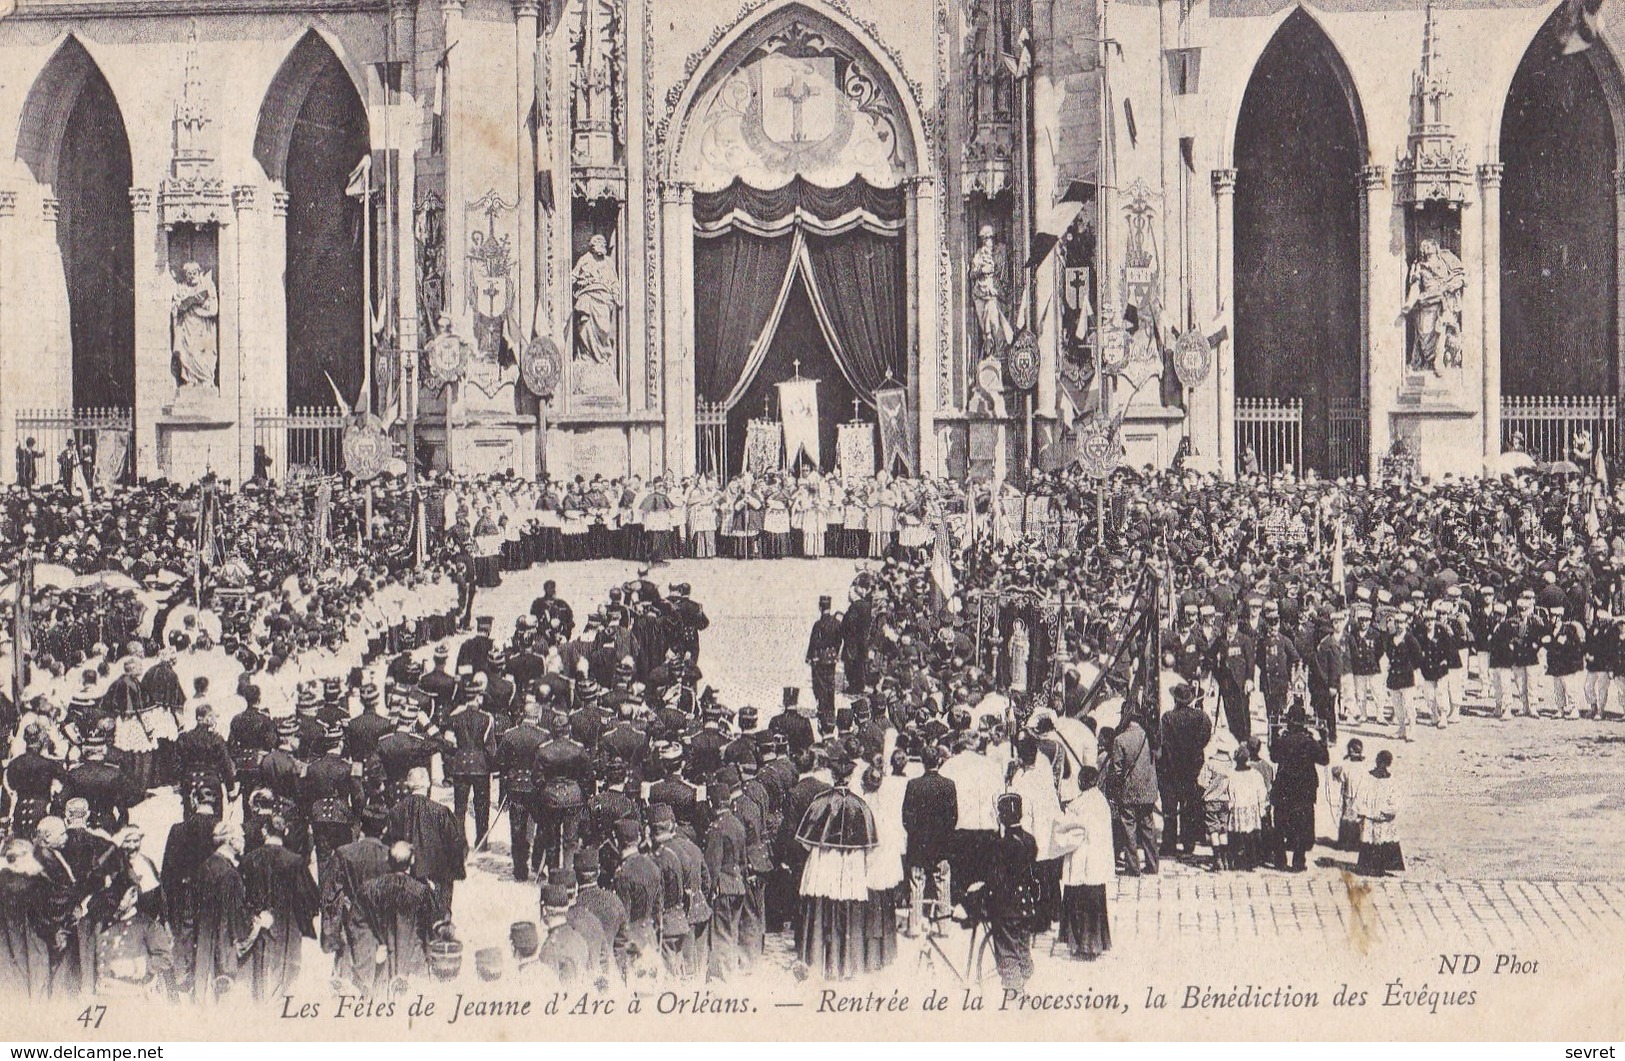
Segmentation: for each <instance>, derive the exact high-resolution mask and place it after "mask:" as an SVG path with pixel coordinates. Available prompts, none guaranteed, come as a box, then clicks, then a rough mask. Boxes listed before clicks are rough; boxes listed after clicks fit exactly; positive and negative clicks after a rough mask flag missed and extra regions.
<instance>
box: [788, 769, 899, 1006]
mask: <svg viewBox="0 0 1625 1061" xmlns="http://www.w3.org/2000/svg"><path fill="white" fill-rule="evenodd" d="M854 765H855V764H854V763H853V762H852V760H850V759H846V758H844V757H843V758H840V759H837V760H835V761H834V762H832V763H830V776H831V778H832V779H833V780H834V782H835V787H833V788H827V789H825V790H824V791H823V792H821V793H819V794H818V795H817V796H816V797H814V798H813V801H812V802H811V803H810V804H808V806H807V810H806V813H805V814H804V815H803V816H802V818H801V821H800V823H799V824H798V826H797V828H796V830H795V839H796V843H798V844H800V845H801V846H802V847H803V848H804V849H805V850H806V851H807V857H806V862H805V864H804V867H803V869H802V873H801V879H800V882H799V884H800V887H799V889H798V891H799V894H800V897H801V904H800V906H801V908H800V911H799V912H798V914H797V917H796V923H797V925H798V926H799V932H798V934H797V939H796V956H797V958H799V959H800V960H801V962H802V963H803V964H805V965H806V966H807V968H808V969H809V970H810V971H812V972H813V973H814V974H816V975H822V976H823V978H824V979H826V980H849V979H851V978H852V977H854V976H856V975H858V974H859V973H861V972H865V971H866V970H865V968H864V965H865V962H864V958H865V954H866V953H867V952H868V948H866V947H865V946H864V942H865V940H864V922H865V918H864V905H865V904H866V903H867V902H868V901H869V886H868V874H867V870H866V865H867V860H868V854H869V852H870V851H872V850H873V849H874V848H875V846H876V844H878V843H879V839H878V834H877V833H876V831H875V818H874V813H873V812H872V811H870V810H869V805H868V804H867V803H865V802H864V801H863V797H861V796H859V795H857V794H856V793H855V792H853V791H852V790H851V789H850V788H849V787H848V784H849V783H850V781H851V779H852V772H853V769H854Z"/></svg>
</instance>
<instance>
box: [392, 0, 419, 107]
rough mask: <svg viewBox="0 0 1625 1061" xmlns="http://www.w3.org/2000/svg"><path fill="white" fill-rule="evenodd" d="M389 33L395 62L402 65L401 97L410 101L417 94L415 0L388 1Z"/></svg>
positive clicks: (416, 12)
mask: <svg viewBox="0 0 1625 1061" xmlns="http://www.w3.org/2000/svg"><path fill="white" fill-rule="evenodd" d="M389 31H390V35H391V41H390V45H391V48H392V50H393V52H394V56H395V61H396V62H399V63H401V64H402V69H401V95H402V96H403V97H405V98H407V99H410V98H411V97H412V96H414V95H416V94H417V79H418V75H417V68H418V64H417V53H418V5H417V0H390V3H389Z"/></svg>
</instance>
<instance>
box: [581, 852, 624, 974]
mask: <svg viewBox="0 0 1625 1061" xmlns="http://www.w3.org/2000/svg"><path fill="white" fill-rule="evenodd" d="M611 842H612V843H613V838H611ZM599 869H600V861H599V857H598V852H597V851H595V850H593V849H592V848H590V847H584V848H582V849H581V850H580V851H577V852H576V854H575V876H576V882H577V888H576V893H575V905H576V908H577V909H581V910H585V911H587V912H588V913H590V914H591V915H592V916H593V917H595V918H597V919H598V925H599V928H600V929H601V930H602V932H603V934H604V941H605V943H606V944H607V945H608V947H609V953H610V958H611V960H612V961H613V962H614V964H615V968H616V970H617V975H618V976H620V977H622V978H624V977H625V976H626V970H627V957H626V948H627V944H628V943H629V942H630V940H631V936H630V933H629V931H628V925H627V917H626V904H625V903H623V902H621V898H620V896H618V895H616V894H615V893H614V892H613V891H611V890H610V889H608V888H605V887H603V885H602V884H600V875H599Z"/></svg>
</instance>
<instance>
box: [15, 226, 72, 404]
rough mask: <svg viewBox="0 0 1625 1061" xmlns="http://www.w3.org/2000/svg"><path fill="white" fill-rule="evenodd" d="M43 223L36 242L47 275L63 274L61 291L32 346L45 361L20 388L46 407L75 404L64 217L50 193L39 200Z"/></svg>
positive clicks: (50, 307) (48, 308)
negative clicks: (60, 228)
mask: <svg viewBox="0 0 1625 1061" xmlns="http://www.w3.org/2000/svg"><path fill="white" fill-rule="evenodd" d="M39 220H40V224H39V226H38V228H36V229H35V232H36V234H37V236H38V239H39V243H38V244H37V245H36V246H37V247H38V250H39V252H40V253H41V254H42V256H43V258H44V261H45V262H46V268H45V273H46V275H48V276H50V277H52V278H55V277H58V276H60V277H61V278H62V293H61V295H60V297H58V298H56V299H53V300H52V301H51V303H50V305H49V306H48V307H46V312H45V313H44V314H42V317H43V319H42V321H41V325H42V326H41V329H40V330H41V331H42V332H43V333H44V337H43V341H40V340H39V339H36V340H35V341H34V342H33V343H31V344H30V346H32V347H33V349H34V353H35V354H36V355H37V356H39V357H40V358H41V359H42V363H41V364H39V365H35V366H30V371H29V372H28V373H27V375H28V377H29V378H28V379H26V380H25V382H24V383H23V386H22V387H21V388H20V390H21V391H22V392H23V393H26V394H28V395H30V396H31V397H32V399H33V400H32V401H30V402H28V403H27V404H29V405H33V406H41V407H45V408H59V409H71V408H72V407H73V307H72V305H71V304H70V299H69V297H68V286H67V280H68V267H67V263H66V262H65V261H63V259H62V243H61V240H60V239H59V238H58V233H57V226H58V224H60V222H61V221H62V201H61V200H60V199H57V198H55V197H54V196H51V195H46V196H45V197H44V198H42V199H41V200H40V213H39Z"/></svg>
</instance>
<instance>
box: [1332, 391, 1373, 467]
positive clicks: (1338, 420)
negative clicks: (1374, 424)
mask: <svg viewBox="0 0 1625 1061" xmlns="http://www.w3.org/2000/svg"><path fill="white" fill-rule="evenodd" d="M1326 427H1327V443H1328V445H1327V463H1328V465H1329V467H1328V468H1326V474H1327V475H1328V476H1330V477H1332V478H1339V477H1342V476H1350V477H1352V476H1356V475H1366V474H1368V472H1369V465H1370V463H1371V410H1370V407H1368V406H1367V405H1366V403H1365V400H1364V399H1362V398H1333V399H1331V401H1330V402H1329V403H1327V407H1326Z"/></svg>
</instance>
